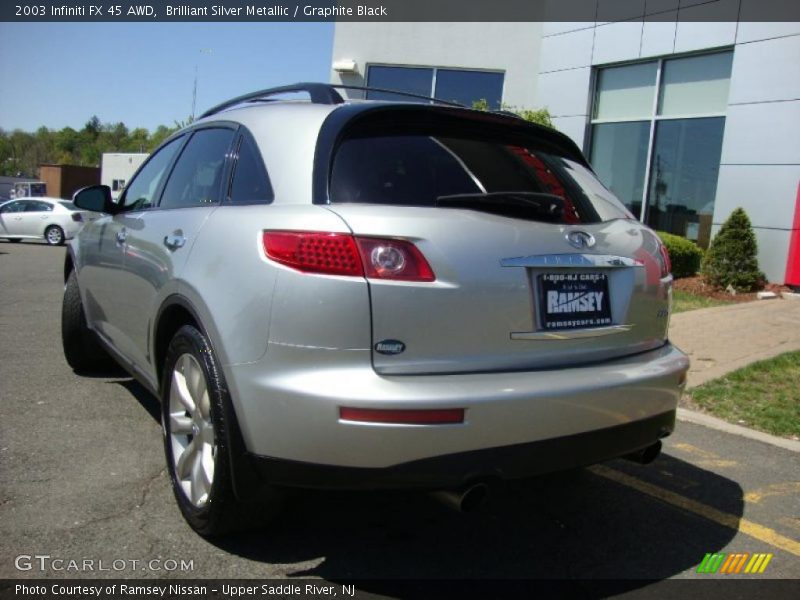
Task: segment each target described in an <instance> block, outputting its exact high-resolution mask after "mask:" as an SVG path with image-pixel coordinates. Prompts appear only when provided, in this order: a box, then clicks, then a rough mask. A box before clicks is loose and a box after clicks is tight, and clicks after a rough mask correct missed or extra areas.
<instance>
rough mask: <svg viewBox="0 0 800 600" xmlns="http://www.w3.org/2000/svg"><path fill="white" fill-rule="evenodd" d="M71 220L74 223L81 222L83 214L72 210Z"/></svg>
mask: <svg viewBox="0 0 800 600" xmlns="http://www.w3.org/2000/svg"><path fill="white" fill-rule="evenodd" d="M72 220H73V221H75V222H76V223H81V222H83V215H82V214H81V213H79V212H74V213H72Z"/></svg>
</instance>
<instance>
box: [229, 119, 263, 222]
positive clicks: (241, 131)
mask: <svg viewBox="0 0 800 600" xmlns="http://www.w3.org/2000/svg"><path fill="white" fill-rule="evenodd" d="M244 143H248V144H250V146H251V147H252V148H253V150H254V151H255V154H256V156H255V159H256V162H257V163H258V165H259V166H260V167H261V171H262V174H263V176H264V178H265V179H266V182H267V187H268V188H269V199H268V200H266V201H253V202H231V193H232V192H233V180H234V178H235V177H236V167H237V165H238V164H239V152H240V151H241V149H242V144H244ZM229 162H230V165H229V166H230V169H229V172H228V174H227V178H226V177H223V183H225V193H224V194H223V195H222V204H223V205H225V206H254V205H264V206H265V205H268V204H272V203H274V202H275V188H274V187H273V185H272V179H271V178H270V176H269V170H268V169H267V165H266V163H265V162H264V156H263V155H262V154H261V148H260V147H259V146H258V142H256V138H255V137H254V136H253V134H252V133H251V132H250V130H249V129H248V128H247V127H245V126H244V125H239V127H238V129H237V131H236V133H235V135H234V136H233V146H231V148H230V150H229Z"/></svg>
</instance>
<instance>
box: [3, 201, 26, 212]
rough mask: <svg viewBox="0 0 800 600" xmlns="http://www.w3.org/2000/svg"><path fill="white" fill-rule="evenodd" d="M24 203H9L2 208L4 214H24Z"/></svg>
mask: <svg viewBox="0 0 800 600" xmlns="http://www.w3.org/2000/svg"><path fill="white" fill-rule="evenodd" d="M25 204H26V203H25V202H10V203H8V204H6V205H5V206H3V212H4V213H18V212H25Z"/></svg>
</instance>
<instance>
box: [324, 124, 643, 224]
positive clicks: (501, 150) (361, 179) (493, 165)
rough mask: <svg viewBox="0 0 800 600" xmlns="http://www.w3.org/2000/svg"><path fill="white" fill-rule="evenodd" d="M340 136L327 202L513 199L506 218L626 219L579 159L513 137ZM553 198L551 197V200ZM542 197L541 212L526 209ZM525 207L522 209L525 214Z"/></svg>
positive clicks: (453, 203) (477, 203)
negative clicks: (507, 139)
mask: <svg viewBox="0 0 800 600" xmlns="http://www.w3.org/2000/svg"><path fill="white" fill-rule="evenodd" d="M427 133H428V132H426V135H402V134H401V135H398V134H395V133H394V132H393V133H392V134H391V135H364V134H363V133H362V134H360V135H358V136H354V137H350V138H345V139H344V140H343V141H342V142H340V144H339V146H338V149H337V150H336V154H335V156H334V159H333V164H332V168H331V175H330V185H329V194H330V201H331V202H334V203H365V204H390V205H403V206H429V207H437V206H438V207H444V208H447V207H451V208H476V209H479V210H486V211H487V212H497V213H498V214H505V213H504V212H503V211H502V210H498V211H495V210H492V203H496V204H497V205H506V208H507V205H509V204H511V203H514V204H516V205H517V210H516V211H515V212H513V214H510V213H509V214H508V216H514V217H522V218H531V219H534V220H545V221H550V222H559V223H596V222H600V221H607V220H611V219H616V218H624V217H628V216H629V215H628V212H627V211H626V210H625V208H624V206H623V205H622V204H621V203H620V202H619V201H618V200H617V199H616V198H615V197H614V196H613V195H612V194H611V192H609V191H608V190H607V189H606V188H604V187H603V185H602V184H601V183H600V182H599V181H598V180H597V178H596V177H595V176H594V174H593V173H592V172H591V171H590V170H589V169H587V168H586V167H584V166H583V165H581V164H579V163H577V162H575V161H573V160H570V159H568V158H565V157H562V156H558V155H554V154H552V153H548V152H544V151H542V150H540V149H537V148H536V147H535V146H534V144H531V145H520V143H519V140H518V139H516V140H514V141H513V142H509V143H505V142H504V141H503V140H498V139H489V138H481V137H476V136H470V137H459V136H457V135H453V134H452V133H451V132H448V134H447V135H442V136H437V135H427ZM554 197H555V198H554ZM542 202H544V203H545V204H547V206H549V209H548V211H544V212H543V211H542V210H541V209H540V208H537V209H536V210H527V207H528V206H533V205H535V204H536V203H540V204H541V203H542ZM528 213H529V214H528Z"/></svg>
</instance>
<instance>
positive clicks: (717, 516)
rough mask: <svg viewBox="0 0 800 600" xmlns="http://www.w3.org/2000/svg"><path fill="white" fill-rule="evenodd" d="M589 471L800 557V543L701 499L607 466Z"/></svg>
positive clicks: (590, 468) (596, 467)
mask: <svg viewBox="0 0 800 600" xmlns="http://www.w3.org/2000/svg"><path fill="white" fill-rule="evenodd" d="M589 471H591V472H592V473H594V474H595V475H599V476H600V477H604V478H606V479H608V480H610V481H613V482H615V483H619V484H621V485H624V486H627V487H630V488H633V489H635V490H636V491H638V492H642V493H643V494H647V495H648V496H652V497H653V498H657V499H659V500H661V501H663V502H666V503H668V504H672V505H673V506H677V507H678V508H682V509H684V510H687V511H689V512H692V513H694V514H696V515H699V516H701V517H703V518H704V519H708V520H709V521H713V522H714V523H718V524H719V525H722V526H724V527H729V528H730V529H733V530H735V531H741V532H742V533H746V534H747V535H749V536H750V537H753V538H755V539H757V540H759V541H762V542H764V543H765V544H769V545H770V546H774V547H775V548H779V549H781V550H785V551H786V552H789V553H791V554H794V555H795V556H800V542H797V541H795V540H793V539H791V538H788V537H786V536H784V535H781V534H780V533H778V532H777V531H775V530H774V529H770V528H769V527H765V526H763V525H759V524H758V523H753V522H752V521H748V520H747V519H743V518H740V517H737V516H736V515H732V514H730V513H726V512H724V511H721V510H719V509H716V508H714V507H712V506H708V505H707V504H703V503H702V502H698V501H697V500H692V499H691V498H687V497H686V496H681V495H680V494H676V493H675V492H672V491H670V490H666V489H664V488H661V487H659V486H657V485H653V484H652V483H647V482H646V481H642V480H641V479H637V478H636V477H632V476H631V475H628V474H626V473H622V472H621V471H617V470H616V469H612V468H611V467H607V466H605V465H595V466H593V467H589Z"/></svg>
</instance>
